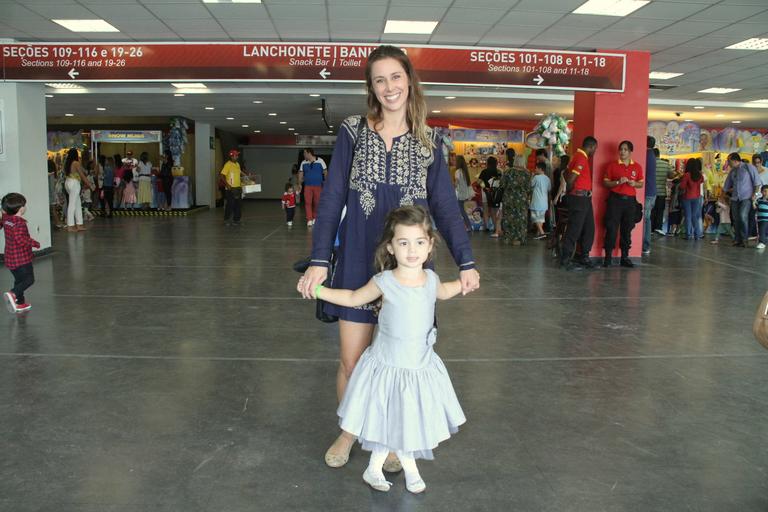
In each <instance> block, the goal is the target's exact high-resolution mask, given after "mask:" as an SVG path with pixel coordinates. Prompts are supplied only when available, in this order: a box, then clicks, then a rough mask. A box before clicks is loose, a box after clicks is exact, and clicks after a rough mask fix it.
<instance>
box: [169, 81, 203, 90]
mask: <svg viewBox="0 0 768 512" xmlns="http://www.w3.org/2000/svg"><path fill="white" fill-rule="evenodd" d="M171 85H172V86H174V87H175V88H177V89H207V88H208V86H206V85H205V84H202V83H200V82H188V83H187V82H185V83H178V84H175V83H171Z"/></svg>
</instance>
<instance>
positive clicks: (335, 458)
mask: <svg viewBox="0 0 768 512" xmlns="http://www.w3.org/2000/svg"><path fill="white" fill-rule="evenodd" d="M348 460H349V454H347V455H346V456H345V455H339V454H337V453H331V452H325V464H326V465H327V466H328V467H329V468H340V467H343V466H344V465H345V464H346V463H347V461H348Z"/></svg>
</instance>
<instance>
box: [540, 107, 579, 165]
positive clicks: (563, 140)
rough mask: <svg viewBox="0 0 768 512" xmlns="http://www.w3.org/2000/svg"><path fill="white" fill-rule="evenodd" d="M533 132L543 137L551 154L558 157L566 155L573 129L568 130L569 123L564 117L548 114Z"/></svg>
mask: <svg viewBox="0 0 768 512" xmlns="http://www.w3.org/2000/svg"><path fill="white" fill-rule="evenodd" d="M533 131H534V132H536V133H538V134H539V135H541V137H542V139H543V142H545V143H546V144H547V146H549V147H550V148H551V150H550V151H551V152H553V153H554V154H556V155H557V156H562V155H564V154H565V147H566V146H567V145H568V142H570V140H571V129H570V128H568V121H567V120H566V119H565V118H564V117H561V116H558V115H557V114H547V116H546V117H544V118H543V119H542V120H541V121H539V124H537V125H536V128H534V129H533Z"/></svg>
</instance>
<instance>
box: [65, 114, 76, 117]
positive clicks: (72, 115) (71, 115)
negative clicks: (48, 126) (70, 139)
mask: <svg viewBox="0 0 768 512" xmlns="http://www.w3.org/2000/svg"><path fill="white" fill-rule="evenodd" d="M64 115H65V116H66V117H75V114H64Z"/></svg>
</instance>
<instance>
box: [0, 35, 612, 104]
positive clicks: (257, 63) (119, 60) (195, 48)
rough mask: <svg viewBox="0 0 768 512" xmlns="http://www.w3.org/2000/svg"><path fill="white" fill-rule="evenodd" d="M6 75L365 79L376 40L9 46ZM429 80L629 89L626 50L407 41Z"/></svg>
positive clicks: (416, 63) (50, 78) (38, 78)
mask: <svg viewBox="0 0 768 512" xmlns="http://www.w3.org/2000/svg"><path fill="white" fill-rule="evenodd" d="M0 46H2V57H3V78H4V80H5V81H41V82H42V81H45V82H50V81H55V82H64V81H75V82H88V81H106V82H124V81H136V82H151V81H162V82H167V81H169V80H173V81H175V82H178V81H184V80H188V81H209V82H213V81H299V82H308V81H321V82H361V81H362V80H363V69H364V67H365V61H366V58H367V57H368V54H369V53H370V52H371V51H373V50H374V49H375V48H376V46H377V45H371V44H333V43H185V44H176V43H174V44H162V43H150V44H112V43H109V44H70V43H60V44H56V43H54V44H51V43H46V44H35V43H31V44H5V45H0ZM402 48H403V49H404V50H405V51H406V52H407V53H408V55H409V57H410V59H411V61H412V62H413V64H414V66H415V67H416V69H417V71H418V73H419V76H420V77H421V80H422V82H424V83H428V84H448V85H478V86H497V87H524V88H532V89H568V90H588V91H610V92H622V91H623V90H624V79H625V57H624V55H621V54H611V53H591V52H567V51H558V50H527V49H526V50H517V49H507V48H479V47H440V46H403V47H402Z"/></svg>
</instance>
